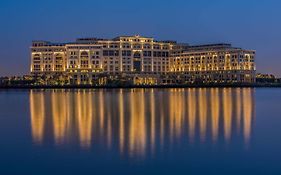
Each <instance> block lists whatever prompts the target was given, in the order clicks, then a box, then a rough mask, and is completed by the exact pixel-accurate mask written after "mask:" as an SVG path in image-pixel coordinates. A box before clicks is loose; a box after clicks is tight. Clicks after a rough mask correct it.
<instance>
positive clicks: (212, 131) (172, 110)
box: [30, 88, 255, 157]
mask: <svg viewBox="0 0 281 175" xmlns="http://www.w3.org/2000/svg"><path fill="white" fill-rule="evenodd" d="M254 111H255V104H254V89H231V88H226V89H215V88H214V89H131V90H122V89H121V90H46V91H43V90H42V91H41V90H31V92H30V112H31V115H30V117H31V132H32V138H33V141H34V143H35V144H44V143H46V142H49V141H50V140H49V139H48V138H52V140H53V141H54V145H57V146H63V145H75V144H76V143H78V145H80V147H81V148H83V149H90V148H91V147H93V146H95V145H101V146H104V148H105V149H117V150H119V152H120V154H122V155H129V156H132V157H135V156H137V157H140V156H145V155H147V154H148V153H151V154H153V153H154V152H155V151H157V150H159V149H158V148H164V147H169V146H171V145H174V144H180V143H181V142H183V141H185V140H188V141H189V142H190V144H195V143H199V144H207V143H209V142H210V143H212V144H216V143H218V141H219V140H222V141H223V142H224V143H226V144H229V143H231V141H232V138H240V137H241V138H242V141H243V143H244V144H245V145H247V146H249V144H250V138H251V131H252V124H253V119H254V115H255V112H254Z"/></svg>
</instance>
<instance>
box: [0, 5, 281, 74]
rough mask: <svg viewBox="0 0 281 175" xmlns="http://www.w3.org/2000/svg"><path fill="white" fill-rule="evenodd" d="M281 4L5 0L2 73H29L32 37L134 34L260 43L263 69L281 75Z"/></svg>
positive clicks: (0, 15)
mask: <svg viewBox="0 0 281 175" xmlns="http://www.w3.org/2000/svg"><path fill="white" fill-rule="evenodd" d="M280 6H281V1H278V0H212V1H211V0H97V1H96V0H80V1H77V0H76V1H74V0H68V1H67V0H48V1H39V0H25V1H24V0H1V1H0V22H1V27H0V48H1V52H0V60H1V64H0V76H2V75H13V74H16V75H18V74H24V73H28V71H29V47H30V45H31V41H32V40H50V41H54V42H63V41H72V40H74V39H75V38H78V37H105V38H113V37H115V36H117V35H134V34H140V35H144V36H152V37H154V38H156V39H159V40H160V39H163V40H164V39H167V40H168V39H170V40H178V41H179V42H186V43H190V44H205V43H216V42H227V43H231V44H233V45H234V46H238V47H243V48H246V49H255V50H256V51H257V69H258V72H263V73H275V74H277V75H279V76H281V69H280V68H279V67H280V64H281V59H280V57H281V44H280V41H281V34H280V32H281V22H280V17H281V10H280V9H279V8H280Z"/></svg>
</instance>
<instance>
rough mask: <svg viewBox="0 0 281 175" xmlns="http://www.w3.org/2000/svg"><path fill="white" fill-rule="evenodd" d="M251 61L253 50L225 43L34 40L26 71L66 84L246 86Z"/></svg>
mask: <svg viewBox="0 0 281 175" xmlns="http://www.w3.org/2000/svg"><path fill="white" fill-rule="evenodd" d="M254 60H255V51H252V50H244V49H241V48H234V47H232V46H231V45H229V44H215V45H200V46H189V45H188V44H180V43H177V42H175V41H156V40H154V39H153V38H149V37H141V36H138V35H136V36H120V37H117V38H114V39H111V40H108V39H98V38H81V39H77V40H76V42H70V43H51V42H46V41H34V42H33V43H32V47H31V67H30V69H31V73H32V74H33V75H49V76H53V75H64V77H67V79H68V80H69V83H70V84H105V83H106V82H107V81H109V80H125V81H128V80H129V81H131V82H133V83H134V84H158V85H160V84H175V83H177V84H178V83H180V84H188V83H196V82H200V83H232V82H237V83H252V82H255V61H254Z"/></svg>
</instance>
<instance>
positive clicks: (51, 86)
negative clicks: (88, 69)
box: [0, 84, 281, 90]
mask: <svg viewBox="0 0 281 175" xmlns="http://www.w3.org/2000/svg"><path fill="white" fill-rule="evenodd" d="M141 88H158V89H165V88H281V84H193V85H105V86H92V85H46V86H45V85H38V86H37V85H7V86H1V85H0V90H1V89H4V90H5V89H141Z"/></svg>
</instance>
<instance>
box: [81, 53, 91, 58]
mask: <svg viewBox="0 0 281 175" xmlns="http://www.w3.org/2000/svg"><path fill="white" fill-rule="evenodd" d="M88 56H89V54H88V52H86V51H83V52H81V58H88Z"/></svg>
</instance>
